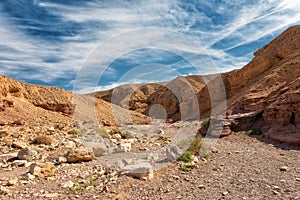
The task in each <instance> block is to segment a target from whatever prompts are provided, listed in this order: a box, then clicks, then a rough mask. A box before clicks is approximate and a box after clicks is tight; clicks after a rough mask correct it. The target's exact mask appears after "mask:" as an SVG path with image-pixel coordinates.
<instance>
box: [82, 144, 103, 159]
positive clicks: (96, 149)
mask: <svg viewBox="0 0 300 200" xmlns="http://www.w3.org/2000/svg"><path fill="white" fill-rule="evenodd" d="M83 145H84V146H85V147H87V148H88V149H91V151H92V152H93V153H94V155H95V156H97V157H98V156H102V155H104V154H106V153H107V148H106V146H105V144H103V143H102V142H84V143H83Z"/></svg>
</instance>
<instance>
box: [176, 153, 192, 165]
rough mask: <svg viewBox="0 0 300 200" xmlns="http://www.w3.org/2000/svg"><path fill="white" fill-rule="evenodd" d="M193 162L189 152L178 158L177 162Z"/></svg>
mask: <svg viewBox="0 0 300 200" xmlns="http://www.w3.org/2000/svg"><path fill="white" fill-rule="evenodd" d="M192 160H193V155H192V153H191V152H189V151H186V152H184V153H183V154H182V155H181V156H180V157H179V161H182V162H185V163H187V162H191V161H192Z"/></svg>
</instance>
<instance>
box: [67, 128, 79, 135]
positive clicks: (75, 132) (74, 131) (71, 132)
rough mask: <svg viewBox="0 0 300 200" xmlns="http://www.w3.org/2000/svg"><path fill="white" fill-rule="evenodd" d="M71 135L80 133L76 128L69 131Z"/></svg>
mask: <svg viewBox="0 0 300 200" xmlns="http://www.w3.org/2000/svg"><path fill="white" fill-rule="evenodd" d="M68 134H69V135H78V131H77V130H76V129H72V130H69V131H68Z"/></svg>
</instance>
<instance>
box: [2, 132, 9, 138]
mask: <svg viewBox="0 0 300 200" xmlns="http://www.w3.org/2000/svg"><path fill="white" fill-rule="evenodd" d="M6 136H8V132H7V131H0V137H6Z"/></svg>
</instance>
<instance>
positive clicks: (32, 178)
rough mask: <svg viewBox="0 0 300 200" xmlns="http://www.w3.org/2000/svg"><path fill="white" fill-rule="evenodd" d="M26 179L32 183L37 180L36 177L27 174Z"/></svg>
mask: <svg viewBox="0 0 300 200" xmlns="http://www.w3.org/2000/svg"><path fill="white" fill-rule="evenodd" d="M25 177H26V179H27V180H28V181H32V180H34V179H35V176H34V175H32V174H31V173H27V174H26V175H25Z"/></svg>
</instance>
